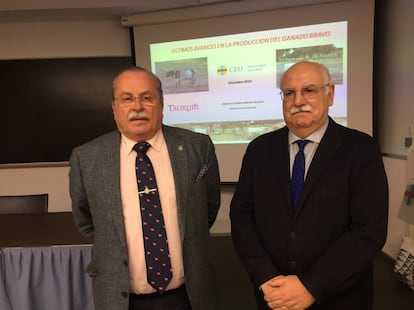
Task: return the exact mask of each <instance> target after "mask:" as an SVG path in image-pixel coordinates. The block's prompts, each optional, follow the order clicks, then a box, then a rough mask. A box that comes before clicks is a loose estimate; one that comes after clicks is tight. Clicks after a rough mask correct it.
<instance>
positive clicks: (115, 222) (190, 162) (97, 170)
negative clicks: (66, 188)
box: [69, 126, 220, 310]
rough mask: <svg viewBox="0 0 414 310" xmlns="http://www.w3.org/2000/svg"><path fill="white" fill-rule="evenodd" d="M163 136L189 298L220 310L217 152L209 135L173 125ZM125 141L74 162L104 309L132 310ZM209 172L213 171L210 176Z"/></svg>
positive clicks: (107, 141)
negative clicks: (215, 240) (214, 243)
mask: <svg viewBox="0 0 414 310" xmlns="http://www.w3.org/2000/svg"><path fill="white" fill-rule="evenodd" d="M162 130H163V133H164V137H165V140H166V143H167V147H168V151H169V155H170V159H171V165H172V170H173V174H174V179H175V187H176V189H175V190H176V195H177V209H178V220H179V225H180V233H181V241H182V249H183V260H184V272H185V281H186V288H187V292H188V295H189V298H190V301H191V305H192V308H193V309H194V310H217V309H218V305H217V303H218V302H217V294H216V293H215V283H214V282H215V281H214V277H215V273H214V270H213V264H212V247H211V239H210V233H209V228H210V227H211V226H212V225H213V223H214V221H215V219H216V215H217V212H218V209H219V205H220V179H219V172H218V163H217V158H216V155H215V152H214V146H213V144H212V142H211V140H210V138H209V137H208V136H206V135H202V134H198V133H194V132H191V131H188V130H184V129H180V128H174V127H168V126H163V127H162ZM120 141H121V140H120V133H119V132H118V131H114V132H111V133H109V134H106V135H103V136H101V137H98V138H96V139H95V140H93V141H91V142H88V143H86V144H84V145H82V146H79V147H77V148H75V149H74V150H73V152H72V155H71V158H70V172H69V176H70V195H71V198H72V209H73V216H74V220H75V223H76V225H77V227H78V229H79V231H80V232H81V233H82V234H83V235H85V236H86V237H88V238H90V239H91V241H92V242H93V259H92V262H91V263H90V265H89V266H88V269H87V272H88V273H89V275H90V276H91V277H92V279H93V290H94V301H95V307H96V309H99V310H106V309H107V310H118V309H119V310H126V309H128V296H129V294H128V292H129V273H128V253H127V244H126V236H125V229H124V221H123V213H122V206H121V194H120V176H119V174H120V170H119V169H120V168H119V162H120V154H119V150H120ZM203 167H207V171H206V172H205V173H204V171H205V169H203ZM143 276H146V275H143Z"/></svg>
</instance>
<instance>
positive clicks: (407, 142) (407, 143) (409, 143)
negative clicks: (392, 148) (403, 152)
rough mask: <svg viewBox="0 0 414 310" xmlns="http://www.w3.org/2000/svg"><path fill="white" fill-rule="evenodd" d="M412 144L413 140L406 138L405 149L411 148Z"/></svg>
mask: <svg viewBox="0 0 414 310" xmlns="http://www.w3.org/2000/svg"><path fill="white" fill-rule="evenodd" d="M412 143H413V138H411V137H405V140H404V146H405V147H410V146H411V144H412Z"/></svg>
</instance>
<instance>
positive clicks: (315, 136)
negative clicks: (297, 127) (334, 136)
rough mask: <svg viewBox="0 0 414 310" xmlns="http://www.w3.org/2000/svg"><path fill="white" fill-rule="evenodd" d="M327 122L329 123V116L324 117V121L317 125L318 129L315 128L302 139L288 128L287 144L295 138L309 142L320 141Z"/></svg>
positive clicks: (294, 140)
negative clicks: (319, 125)
mask: <svg viewBox="0 0 414 310" xmlns="http://www.w3.org/2000/svg"><path fill="white" fill-rule="evenodd" d="M328 124H329V118H327V119H326V121H325V122H324V123H323V124H322V126H321V127H319V128H318V129H316V130H315V131H314V132H313V133H312V134H310V135H309V136H307V137H305V138H304V139H302V138H299V137H298V136H296V135H295V134H294V133H292V132H291V131H290V130H289V136H288V139H289V145H291V144H293V143H295V142H296V141H297V140H309V141H311V142H314V143H318V144H319V143H320V142H321V140H322V137H323V135H324V134H325V132H326V129H327V128H328Z"/></svg>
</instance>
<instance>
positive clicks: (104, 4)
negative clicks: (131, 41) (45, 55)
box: [0, 0, 251, 22]
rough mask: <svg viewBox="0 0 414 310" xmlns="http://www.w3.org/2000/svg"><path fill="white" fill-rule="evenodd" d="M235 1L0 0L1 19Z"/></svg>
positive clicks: (91, 15) (110, 14)
mask: <svg viewBox="0 0 414 310" xmlns="http://www.w3.org/2000/svg"><path fill="white" fill-rule="evenodd" d="M233 1H239V0H0V22H25V21H28V22H30V21H43V20H47V21H50V20H82V19H98V20H99V19H114V18H115V19H120V18H121V16H123V15H128V14H135V13H147V12H157V11H163V10H170V9H178V8H186V7H193V6H204V5H211V4H214V3H218V2H233ZM250 1H251V0H250Z"/></svg>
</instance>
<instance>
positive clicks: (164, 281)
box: [134, 141, 172, 292]
mask: <svg viewBox="0 0 414 310" xmlns="http://www.w3.org/2000/svg"><path fill="white" fill-rule="evenodd" d="M149 147H150V144H149V143H148V142H146V141H141V142H138V143H137V144H135V146H134V150H135V151H136V152H137V158H136V167H135V168H136V175H137V182H138V195H139V200H140V207H141V219H142V233H143V237H144V247H145V261H146V265H147V279H148V283H149V284H150V285H151V286H152V287H153V288H154V289H155V290H156V291H158V292H163V291H164V290H165V289H166V288H167V286H168V283H170V281H171V278H172V269H171V262H170V254H169V250H168V241H167V233H166V230H165V225H164V217H163V215H162V209H161V203H160V197H159V193H158V187H157V182H156V180H155V173H154V169H153V168H152V163H151V161H150V159H149V157H148V156H147V154H146V152H147V150H148V148H149Z"/></svg>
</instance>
